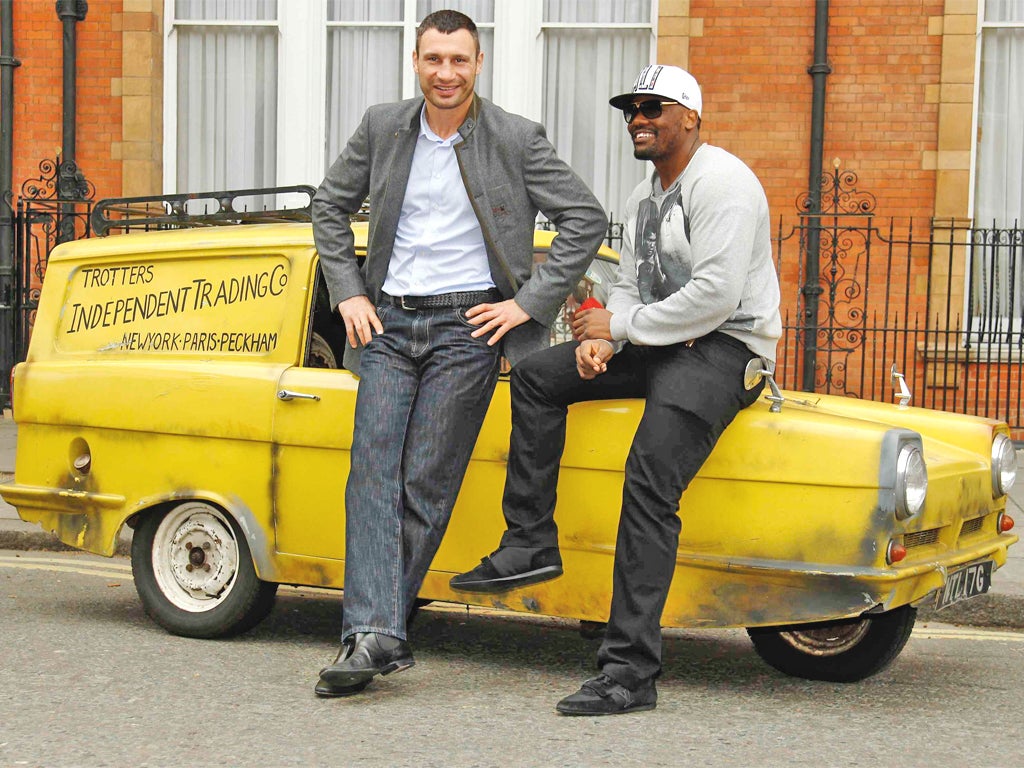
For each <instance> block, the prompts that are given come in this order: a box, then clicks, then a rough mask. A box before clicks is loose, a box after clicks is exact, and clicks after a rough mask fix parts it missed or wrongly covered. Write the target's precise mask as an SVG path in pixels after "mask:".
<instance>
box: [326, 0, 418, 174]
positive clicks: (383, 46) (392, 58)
mask: <svg viewBox="0 0 1024 768" xmlns="http://www.w3.org/2000/svg"><path fill="white" fill-rule="evenodd" d="M404 5H405V4H404V3H403V2H402V0H328V3H327V20H328V21H339V22H353V21H354V22H373V21H378V22H401V21H402V12H403V7H404ZM403 66H407V67H409V66H412V64H411V63H409V62H405V61H403V60H402V28H401V27H400V26H397V27H384V26H382V27H372V26H352V27H344V26H340V27H339V26H332V27H328V29H327V89H326V90H327V94H326V95H327V142H326V143H327V146H326V147H325V151H324V163H325V166H324V167H325V168H326V167H330V165H331V163H333V162H334V160H335V159H336V158H337V157H338V155H339V154H341V150H342V149H344V147H345V144H346V143H347V142H348V139H349V137H350V136H351V135H352V133H353V132H354V131H355V129H356V127H357V126H358V125H359V120H360V118H361V117H362V116H363V112H365V111H366V108H367V107H369V106H370V105H371V104H382V103H384V102H389V101H397V100H398V99H399V98H401V95H402V67H403Z"/></svg>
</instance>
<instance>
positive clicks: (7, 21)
mask: <svg viewBox="0 0 1024 768" xmlns="http://www.w3.org/2000/svg"><path fill="white" fill-rule="evenodd" d="M20 65H21V62H20V61H18V60H17V59H16V58H14V0H0V377H2V380H0V393H4V394H3V396H2V397H0V400H3V401H4V402H2V403H0V406H2V405H5V404H6V401H7V398H9V397H10V392H8V383H7V382H8V380H9V376H10V373H11V366H13V365H14V211H13V210H12V209H11V203H12V202H13V201H14V191H13V189H12V184H13V175H14V70H15V68H16V67H18V66H20Z"/></svg>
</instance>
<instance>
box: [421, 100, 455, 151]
mask: <svg viewBox="0 0 1024 768" xmlns="http://www.w3.org/2000/svg"><path fill="white" fill-rule="evenodd" d="M419 135H420V136H421V137H422V138H425V139H428V140H429V141H432V142H434V143H436V144H440V145H441V146H446V145H447V146H451V145H452V144H453V143H454V142H455V140H456V139H458V138H460V136H459V132H458V131H456V132H455V133H453V134H452V135H451V136H449V137H448V138H447V139H442V138H441V137H440V136H438V135H437V134H436V133H434V132H433V131H432V130H430V126H429V125H428V124H427V103H426V102H423V106H422V107H421V108H420V134H419Z"/></svg>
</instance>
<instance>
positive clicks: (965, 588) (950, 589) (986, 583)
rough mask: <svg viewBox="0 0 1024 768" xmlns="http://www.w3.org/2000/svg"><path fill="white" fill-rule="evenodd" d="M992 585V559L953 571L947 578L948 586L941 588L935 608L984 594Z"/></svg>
mask: <svg viewBox="0 0 1024 768" xmlns="http://www.w3.org/2000/svg"><path fill="white" fill-rule="evenodd" d="M991 586H992V561H991V560H985V561H984V562H981V563H975V564H974V565H968V566H967V567H966V568H961V569H960V570H958V571H953V572H952V573H951V574H949V576H948V578H947V579H946V586H944V587H943V588H942V589H940V590H939V594H938V597H937V598H936V599H935V609H936V610H939V609H940V608H945V607H947V606H950V605H952V604H953V603H959V602H960V601H961V600H966V599H967V598H969V597H977V596H978V595H983V594H985V593H986V592H988V588H989V587H991Z"/></svg>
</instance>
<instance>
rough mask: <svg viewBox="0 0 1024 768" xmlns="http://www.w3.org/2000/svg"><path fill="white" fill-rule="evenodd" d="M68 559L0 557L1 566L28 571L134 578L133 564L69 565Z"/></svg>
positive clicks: (99, 563)
mask: <svg viewBox="0 0 1024 768" xmlns="http://www.w3.org/2000/svg"><path fill="white" fill-rule="evenodd" d="M67 562H68V561H67V560H66V559H58V558H53V557H0V568H20V569H22V570H26V571H53V572H56V573H78V574H82V575H83V576H102V577H103V578H104V579H128V580H131V579H132V570H131V566H126V565H119V564H117V563H104V562H98V561H86V562H79V563H78V564H76V565H67Z"/></svg>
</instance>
